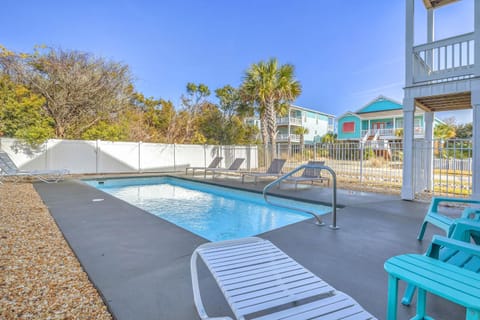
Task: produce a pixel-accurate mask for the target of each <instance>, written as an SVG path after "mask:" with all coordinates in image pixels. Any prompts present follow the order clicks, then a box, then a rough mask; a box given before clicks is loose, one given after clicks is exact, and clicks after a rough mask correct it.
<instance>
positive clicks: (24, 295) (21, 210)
mask: <svg viewBox="0 0 480 320" xmlns="http://www.w3.org/2000/svg"><path fill="white" fill-rule="evenodd" d="M0 319H112V317H111V315H110V313H109V312H108V310H107V308H106V306H105V304H104V303H103V301H102V299H101V298H100V295H99V293H98V291H97V290H96V289H95V287H94V286H93V285H92V283H91V282H90V281H89V279H88V277H87V274H86V273H85V272H84V271H83V269H82V267H81V265H80V263H79V262H78V260H77V259H76V257H75V255H74V254H73V252H72V250H71V249H70V247H69V246H68V244H67V242H66V241H65V239H64V238H63V235H62V233H61V232H60V230H59V229H58V227H57V225H56V224H55V221H54V220H53V218H52V216H51V215H50V213H49V212H48V209H47V208H46V207H45V205H44V204H43V202H42V200H41V199H40V197H39V196H38V194H37V193H36V191H35V189H34V188H33V186H32V184H30V183H17V184H13V183H4V184H0Z"/></svg>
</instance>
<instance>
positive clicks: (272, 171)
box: [242, 159, 286, 184]
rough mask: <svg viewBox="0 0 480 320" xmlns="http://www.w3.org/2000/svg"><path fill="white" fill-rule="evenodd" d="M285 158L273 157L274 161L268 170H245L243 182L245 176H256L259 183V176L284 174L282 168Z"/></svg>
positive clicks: (269, 176) (270, 176)
mask: <svg viewBox="0 0 480 320" xmlns="http://www.w3.org/2000/svg"><path fill="white" fill-rule="evenodd" d="M285 161H286V160H285V159H273V160H272V163H271V164H270V166H269V167H268V169H267V172H245V173H243V174H242V183H244V182H245V176H251V177H254V182H255V184H257V182H258V179H259V178H278V177H280V176H281V175H282V169H283V166H284V165H285Z"/></svg>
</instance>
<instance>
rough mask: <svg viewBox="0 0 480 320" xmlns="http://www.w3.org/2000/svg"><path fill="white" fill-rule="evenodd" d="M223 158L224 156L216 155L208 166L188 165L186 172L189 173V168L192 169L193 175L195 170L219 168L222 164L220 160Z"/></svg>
mask: <svg viewBox="0 0 480 320" xmlns="http://www.w3.org/2000/svg"><path fill="white" fill-rule="evenodd" d="M222 160H223V157H215V158H214V159H213V160H212V162H210V164H209V165H208V167H188V168H186V169H185V174H188V170H192V176H194V175H195V170H204V171H205V169H213V168H217V167H218V166H219V165H220V162H221V161H222Z"/></svg>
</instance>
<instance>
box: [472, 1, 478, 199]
mask: <svg viewBox="0 0 480 320" xmlns="http://www.w3.org/2000/svg"><path fill="white" fill-rule="evenodd" d="M474 12H475V13H474V32H475V33H474V34H475V35H474V61H475V67H474V75H475V77H477V79H474V80H471V81H472V98H471V99H472V108H473V119H472V120H473V128H472V131H473V132H472V135H473V146H472V148H473V151H472V198H473V199H480V170H478V169H477V168H480V80H479V79H478V77H480V0H475V1H474Z"/></svg>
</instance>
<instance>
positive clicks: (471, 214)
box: [417, 197, 480, 240]
mask: <svg viewBox="0 0 480 320" xmlns="http://www.w3.org/2000/svg"><path fill="white" fill-rule="evenodd" d="M441 202H455V203H460V204H462V203H464V204H480V200H472V199H460V198H445V197H434V198H432V202H431V204H430V207H429V208H428V212H427V214H426V215H425V218H424V219H423V223H422V226H421V227H420V231H419V233H418V236H417V239H418V240H422V239H423V236H424V234H425V229H427V224H428V223H431V224H433V225H435V226H437V227H439V228H440V229H442V230H444V231H445V233H446V234H447V237H450V235H451V234H452V231H453V226H454V222H455V220H456V219H457V218H451V217H448V216H446V215H444V214H442V213H439V212H438V206H439V204H440V203H441ZM458 218H461V219H473V220H480V208H478V209H476V208H465V209H464V210H463V212H462V214H461V216H460V217H458Z"/></svg>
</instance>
